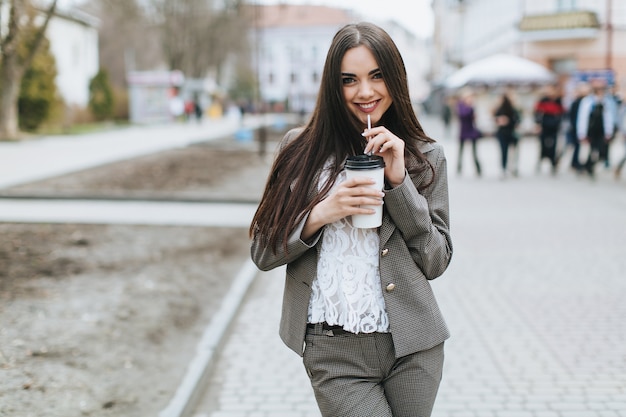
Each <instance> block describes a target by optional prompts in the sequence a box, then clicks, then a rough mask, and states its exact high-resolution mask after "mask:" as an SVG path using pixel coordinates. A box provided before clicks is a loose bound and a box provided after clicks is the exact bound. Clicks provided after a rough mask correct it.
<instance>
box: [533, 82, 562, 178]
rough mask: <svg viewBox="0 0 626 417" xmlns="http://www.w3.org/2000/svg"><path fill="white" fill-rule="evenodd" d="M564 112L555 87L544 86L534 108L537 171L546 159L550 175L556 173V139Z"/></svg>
mask: <svg viewBox="0 0 626 417" xmlns="http://www.w3.org/2000/svg"><path fill="white" fill-rule="evenodd" d="M564 112H565V109H564V108H563V104H562V103H561V96H560V94H559V91H558V89H557V87H556V86H554V85H549V86H546V87H545V89H544V93H543V95H542V97H541V98H540V99H539V100H538V101H537V103H536V104H535V108H534V114H535V123H536V125H537V128H538V130H539V145H540V152H539V161H537V170H538V171H539V170H540V169H541V162H543V160H544V159H548V161H549V162H550V165H551V168H552V174H553V175H554V174H556V172H557V165H558V158H557V146H558V137H559V130H560V128H561V121H562V119H563V113H564Z"/></svg>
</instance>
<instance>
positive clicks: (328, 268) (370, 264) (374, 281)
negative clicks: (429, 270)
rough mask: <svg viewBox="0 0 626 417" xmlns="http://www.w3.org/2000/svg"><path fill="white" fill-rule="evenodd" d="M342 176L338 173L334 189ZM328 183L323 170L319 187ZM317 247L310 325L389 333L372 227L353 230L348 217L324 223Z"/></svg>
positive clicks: (375, 234) (376, 243) (376, 235)
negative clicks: (319, 248)
mask: <svg viewBox="0 0 626 417" xmlns="http://www.w3.org/2000/svg"><path fill="white" fill-rule="evenodd" d="M328 166H329V165H328V164H327V167H328ZM345 178H346V177H345V172H343V171H342V172H341V173H340V174H339V176H338V178H337V181H336V182H335V185H334V186H333V187H336V186H337V185H338V184H340V183H341V182H343V181H345ZM327 180H328V171H327V170H324V171H323V172H322V175H321V178H320V188H321V184H324V182H325V181H327ZM321 245H322V246H321V251H320V254H319V259H318V261H317V277H316V278H315V279H314V280H313V283H312V293H311V299H310V302H309V317H308V321H309V323H321V322H327V323H328V324H330V325H341V326H342V327H343V328H344V329H345V330H347V331H350V332H352V333H373V332H388V331H389V319H388V317H387V312H386V310H385V300H384V298H383V293H382V288H381V285H380V273H379V269H378V261H379V258H378V256H379V247H380V240H379V236H378V231H377V229H358V228H355V227H353V226H352V223H351V222H350V218H349V217H348V218H343V219H341V220H339V221H337V222H335V223H332V224H328V225H326V228H325V230H324V234H323V237H322V243H321Z"/></svg>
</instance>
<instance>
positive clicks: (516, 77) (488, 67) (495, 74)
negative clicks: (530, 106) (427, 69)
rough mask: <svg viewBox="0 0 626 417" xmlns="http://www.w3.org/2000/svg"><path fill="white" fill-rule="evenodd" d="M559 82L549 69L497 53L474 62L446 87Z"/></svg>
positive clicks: (465, 67) (448, 79)
mask: <svg viewBox="0 0 626 417" xmlns="http://www.w3.org/2000/svg"><path fill="white" fill-rule="evenodd" d="M555 81H556V76H555V74H554V73H553V72H552V71H550V70H549V69H547V68H546V67H544V66H542V65H540V64H538V63H536V62H534V61H531V60H528V59H525V58H522V57H519V56H516V55H510V54H496V55H492V56H489V57H487V58H484V59H481V60H478V61H475V62H472V63H471V64H468V65H466V66H464V67H463V68H461V69H459V70H458V71H456V72H455V73H453V74H452V75H450V76H449V77H448V78H447V79H446V81H445V86H446V87H447V88H449V89H456V88H461V87H463V86H466V85H469V86H471V85H475V86H478V85H484V86H497V85H512V86H514V85H534V84H550V83H553V82H555Z"/></svg>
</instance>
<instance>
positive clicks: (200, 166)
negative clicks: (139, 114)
mask: <svg viewBox="0 0 626 417" xmlns="http://www.w3.org/2000/svg"><path fill="white" fill-rule="evenodd" d="M283 134H284V132H283V131H280V132H276V131H271V132H270V134H269V137H268V143H267V144H266V147H265V152H264V153H263V154H261V153H260V152H259V146H258V144H257V143H256V142H244V143H240V142H237V141H236V140H235V139H234V138H223V139H220V140H215V141H211V142H206V143H203V144H197V145H192V146H188V147H185V148H180V149H174V150H169V151H166V152H160V153H156V154H153V155H147V156H144V157H140V158H135V159H132V160H128V161H121V162H117V163H114V164H109V165H105V166H101V167H96V168H92V169H89V170H85V171H80V172H77V173H72V174H71V175H63V176H59V177H55V178H50V179H47V180H44V181H38V182H36V183H30V184H24V185H19V186H15V187H11V188H7V189H4V190H0V196H5V197H16V196H17V197H19V196H32V195H35V196H38V197H42V196H54V197H69V198H77V197H96V198H120V197H121V198H131V197H132V198H148V199H191V200H234V201H258V200H259V199H260V197H261V194H262V192H263V188H264V186H265V180H266V175H259V172H262V173H264V174H265V173H267V171H268V170H269V168H270V164H271V162H272V159H273V156H274V151H275V149H276V145H277V143H278V140H279V139H280V138H282V136H283Z"/></svg>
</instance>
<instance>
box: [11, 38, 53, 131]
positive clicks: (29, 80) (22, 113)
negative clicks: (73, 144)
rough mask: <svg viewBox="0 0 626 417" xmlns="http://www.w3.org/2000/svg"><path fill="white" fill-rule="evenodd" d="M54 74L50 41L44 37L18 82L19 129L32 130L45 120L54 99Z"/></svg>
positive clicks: (28, 39) (26, 45)
mask: <svg viewBox="0 0 626 417" xmlns="http://www.w3.org/2000/svg"><path fill="white" fill-rule="evenodd" d="M29 41H30V38H29V37H27V38H26V42H25V45H24V47H26V48H28V45H29V43H30V42H29ZM56 75H57V70H56V62H55V60H54V56H53V55H52V53H51V52H50V42H49V41H48V40H47V39H44V40H43V41H42V43H41V45H40V47H39V50H38V52H37V54H36V55H35V57H34V58H33V61H32V64H31V66H30V68H28V69H27V70H26V72H25V73H24V77H23V78H22V83H21V84H20V95H19V98H18V117H19V127H20V129H22V130H26V131H34V130H36V129H37V128H38V127H39V126H40V125H41V124H42V123H43V122H44V121H46V119H47V118H48V116H49V115H50V112H51V110H52V107H53V106H54V103H55V100H56V95H57V88H56V83H55V78H56Z"/></svg>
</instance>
